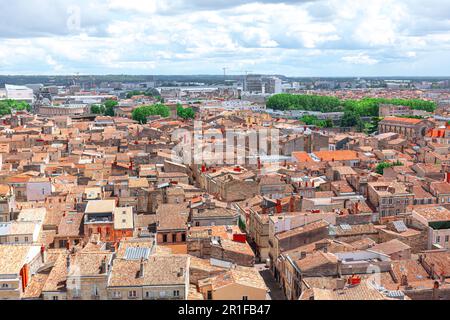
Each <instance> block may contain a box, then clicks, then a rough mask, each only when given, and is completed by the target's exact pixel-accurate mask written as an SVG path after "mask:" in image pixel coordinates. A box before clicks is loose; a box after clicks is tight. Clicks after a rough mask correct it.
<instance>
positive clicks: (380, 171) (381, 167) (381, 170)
mask: <svg viewBox="0 0 450 320" xmlns="http://www.w3.org/2000/svg"><path fill="white" fill-rule="evenodd" d="M397 166H403V163H401V162H400V161H395V162H393V163H390V162H386V161H383V162H380V163H379V164H378V165H377V167H376V168H375V172H376V173H378V174H383V173H384V169H386V168H392V167H397Z"/></svg>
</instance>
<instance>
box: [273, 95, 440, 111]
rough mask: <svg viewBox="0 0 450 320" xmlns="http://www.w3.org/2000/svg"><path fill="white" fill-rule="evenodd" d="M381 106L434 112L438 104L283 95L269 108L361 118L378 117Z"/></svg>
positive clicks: (419, 101)
mask: <svg viewBox="0 0 450 320" xmlns="http://www.w3.org/2000/svg"><path fill="white" fill-rule="evenodd" d="M381 104H393V105H401V106H407V107H410V108H411V109H414V110H425V111H428V112H433V111H434V110H435V109H436V104H435V103H434V102H432V101H425V100H418V99H385V98H363V99H361V100H341V99H338V98H335V97H328V96H317V95H295V94H287V93H281V94H276V95H274V96H272V97H270V98H269V100H268V101H267V108H269V109H274V110H282V111H285V110H305V111H317V112H323V113H328V112H345V111H350V112H353V113H355V114H356V115H358V116H360V117H377V116H378V114H379V107H380V105H381Z"/></svg>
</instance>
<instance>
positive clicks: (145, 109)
mask: <svg viewBox="0 0 450 320" xmlns="http://www.w3.org/2000/svg"><path fill="white" fill-rule="evenodd" d="M156 115H158V116H161V117H163V118H167V117H169V115H170V109H169V108H168V107H167V106H165V105H163V104H161V103H157V104H154V105H151V106H142V107H139V108H136V109H134V110H133V112H132V118H133V120H135V121H138V122H139V123H141V124H146V123H147V118H148V117H149V116H156Z"/></svg>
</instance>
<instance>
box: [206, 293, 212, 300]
mask: <svg viewBox="0 0 450 320" xmlns="http://www.w3.org/2000/svg"><path fill="white" fill-rule="evenodd" d="M206 299H207V300H212V291H208V293H207V298H206Z"/></svg>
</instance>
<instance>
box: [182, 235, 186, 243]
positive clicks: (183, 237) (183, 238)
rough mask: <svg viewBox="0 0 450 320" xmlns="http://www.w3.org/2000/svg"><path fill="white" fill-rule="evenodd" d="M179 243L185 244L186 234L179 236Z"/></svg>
mask: <svg viewBox="0 0 450 320" xmlns="http://www.w3.org/2000/svg"><path fill="white" fill-rule="evenodd" d="M181 241H183V242H186V234H184V233H183V234H182V235H181Z"/></svg>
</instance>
